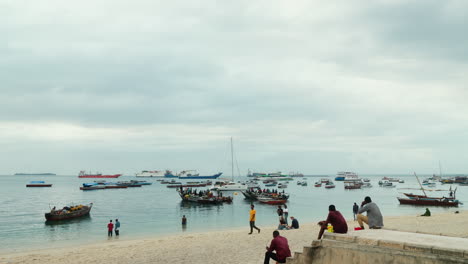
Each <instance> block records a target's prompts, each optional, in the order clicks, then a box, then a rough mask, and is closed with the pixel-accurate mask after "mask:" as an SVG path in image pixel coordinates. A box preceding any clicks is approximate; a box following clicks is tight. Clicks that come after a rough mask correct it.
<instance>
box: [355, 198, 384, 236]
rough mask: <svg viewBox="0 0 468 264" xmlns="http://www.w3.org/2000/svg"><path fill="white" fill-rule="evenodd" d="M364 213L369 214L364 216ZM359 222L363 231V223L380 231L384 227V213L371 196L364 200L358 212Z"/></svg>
mask: <svg viewBox="0 0 468 264" xmlns="http://www.w3.org/2000/svg"><path fill="white" fill-rule="evenodd" d="M364 212H367V216H365V215H363V214H362V213H364ZM357 220H358V223H359V226H361V228H362V229H364V224H363V223H366V224H367V225H368V226H369V228H371V229H380V228H382V227H383V226H384V224H383V217H382V213H381V212H380V209H379V207H378V206H377V205H376V204H375V203H374V202H372V200H371V198H370V197H369V196H366V198H364V201H363V202H362V204H361V208H360V209H359V211H358V215H357Z"/></svg>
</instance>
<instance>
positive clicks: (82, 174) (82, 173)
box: [78, 171, 122, 178]
mask: <svg viewBox="0 0 468 264" xmlns="http://www.w3.org/2000/svg"><path fill="white" fill-rule="evenodd" d="M120 176H122V174H102V173H86V172H85V171H80V174H78V178H118V177H120Z"/></svg>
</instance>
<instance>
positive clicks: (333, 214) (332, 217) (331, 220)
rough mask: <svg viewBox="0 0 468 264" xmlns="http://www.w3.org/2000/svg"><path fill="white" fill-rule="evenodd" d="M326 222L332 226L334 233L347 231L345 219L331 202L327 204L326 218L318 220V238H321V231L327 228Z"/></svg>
mask: <svg viewBox="0 0 468 264" xmlns="http://www.w3.org/2000/svg"><path fill="white" fill-rule="evenodd" d="M328 224H331V225H332V226H333V230H334V233H340V234H346V233H348V224H347V223H346V220H345V219H344V217H343V215H342V214H341V213H340V211H336V208H335V206H334V205H333V204H331V205H330V206H328V217H327V220H325V221H320V222H318V225H319V226H320V232H319V235H318V239H321V238H322V235H323V232H325V229H327V227H328Z"/></svg>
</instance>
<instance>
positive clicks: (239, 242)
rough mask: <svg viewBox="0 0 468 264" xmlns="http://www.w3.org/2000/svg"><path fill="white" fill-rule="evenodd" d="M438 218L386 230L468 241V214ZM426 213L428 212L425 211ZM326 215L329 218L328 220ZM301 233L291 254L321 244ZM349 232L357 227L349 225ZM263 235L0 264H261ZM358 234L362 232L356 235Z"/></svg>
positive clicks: (312, 227) (170, 241) (216, 235)
mask: <svg viewBox="0 0 468 264" xmlns="http://www.w3.org/2000/svg"><path fill="white" fill-rule="evenodd" d="M457 210H458V209H453V210H451V211H452V212H450V213H443V214H434V215H433V216H431V217H421V216H391V217H385V219H384V224H385V229H391V230H400V231H408V232H419V233H428V234H437V235H447V236H455V237H463V238H468V225H466V222H467V220H466V219H467V217H468V211H460V213H458V214H456V213H454V212H455V211H457ZM421 211H423V210H421ZM325 217H326V212H325V213H324V218H325ZM299 222H300V225H301V228H300V229H298V230H283V231H280V234H281V235H283V236H285V237H286V238H287V239H288V240H289V245H290V248H291V251H292V252H294V251H302V247H303V246H306V245H310V244H311V242H312V240H314V239H316V238H317V234H318V231H319V228H318V226H317V224H316V223H303V222H301V221H300V219H299ZM348 226H349V229H350V230H353V229H354V227H357V226H358V224H357V222H354V221H348ZM259 227H260V228H261V233H260V234H259V233H254V234H252V235H248V234H247V233H248V232H249V231H250V229H249V227H248V222H247V221H246V226H245V228H242V229H233V230H227V231H217V232H206V233H184V234H180V235H172V236H164V237H157V238H151V239H139V240H118V239H111V240H109V241H107V242H103V243H97V244H92V245H84V246H78V247H67V248H59V249H46V250H36V251H25V252H21V253H14V254H2V255H0V263H2V264H3V263H49V264H54V263H57V264H58V263H87V264H92V263H192V264H195V263H204V264H207V263H261V262H262V260H263V256H264V253H265V246H266V245H267V244H269V242H270V241H271V239H272V232H273V231H274V230H275V228H276V227H273V226H269V227H266V226H261V225H259ZM356 232H359V231H356Z"/></svg>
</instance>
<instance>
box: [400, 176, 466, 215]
mask: <svg viewBox="0 0 468 264" xmlns="http://www.w3.org/2000/svg"><path fill="white" fill-rule="evenodd" d="M414 176H415V177H416V179H417V180H418V183H419V186H420V187H421V190H422V192H423V193H424V195H416V194H412V193H404V195H405V196H406V197H407V198H401V197H397V199H398V201H399V202H400V204H410V205H423V206H445V207H456V206H458V205H459V204H460V202H459V201H458V200H456V199H455V193H456V192H457V189H455V190H454V191H453V192H452V188H450V193H449V197H430V196H427V194H426V191H425V190H424V188H423V187H422V184H421V182H420V181H419V178H418V176H417V175H416V173H414Z"/></svg>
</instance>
